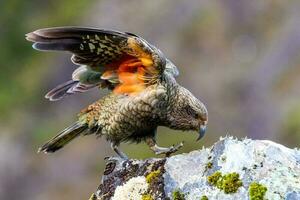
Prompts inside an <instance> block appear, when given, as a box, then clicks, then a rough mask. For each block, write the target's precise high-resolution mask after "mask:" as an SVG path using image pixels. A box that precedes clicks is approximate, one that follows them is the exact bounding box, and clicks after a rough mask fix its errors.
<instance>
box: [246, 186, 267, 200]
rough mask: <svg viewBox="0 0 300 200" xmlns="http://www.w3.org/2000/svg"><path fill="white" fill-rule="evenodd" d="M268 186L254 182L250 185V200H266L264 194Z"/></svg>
mask: <svg viewBox="0 0 300 200" xmlns="http://www.w3.org/2000/svg"><path fill="white" fill-rule="evenodd" d="M267 190H268V189H267V187H265V186H263V185H262V184H259V183H256V182H253V183H251V184H250V186H249V198H250V200H264V199H265V198H264V196H265V194H266V192H267Z"/></svg>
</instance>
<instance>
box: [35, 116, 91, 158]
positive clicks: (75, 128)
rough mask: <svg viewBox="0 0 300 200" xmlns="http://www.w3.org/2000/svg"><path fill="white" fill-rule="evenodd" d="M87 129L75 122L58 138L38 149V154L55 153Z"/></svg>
mask: <svg viewBox="0 0 300 200" xmlns="http://www.w3.org/2000/svg"><path fill="white" fill-rule="evenodd" d="M86 128H87V126H86V125H84V124H81V123H80V122H75V123H74V124H72V125H71V126H69V127H68V128H66V129H64V130H63V131H62V132H60V133H59V134H58V135H57V136H55V137H54V138H52V139H51V140H49V141H48V142H47V143H45V144H44V145H43V146H42V147H40V148H39V149H38V152H44V153H53V152H55V151H57V150H59V149H61V148H62V147H64V146H65V145H66V144H67V143H69V142H70V141H71V140H73V139H74V138H76V137H77V136H79V135H80V133H82V132H83V131H85V130H86Z"/></svg>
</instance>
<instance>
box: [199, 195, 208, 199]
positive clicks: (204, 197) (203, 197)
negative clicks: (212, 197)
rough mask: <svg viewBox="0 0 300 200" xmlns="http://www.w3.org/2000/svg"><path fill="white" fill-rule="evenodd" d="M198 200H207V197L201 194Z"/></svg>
mask: <svg viewBox="0 0 300 200" xmlns="http://www.w3.org/2000/svg"><path fill="white" fill-rule="evenodd" d="M200 200H208V197H207V196H205V195H203V196H202V197H201V199H200Z"/></svg>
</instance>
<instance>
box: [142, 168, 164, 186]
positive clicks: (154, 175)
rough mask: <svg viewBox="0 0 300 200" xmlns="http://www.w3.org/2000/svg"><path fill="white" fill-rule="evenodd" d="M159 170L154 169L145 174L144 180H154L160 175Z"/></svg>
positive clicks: (150, 181) (148, 181)
mask: <svg viewBox="0 0 300 200" xmlns="http://www.w3.org/2000/svg"><path fill="white" fill-rule="evenodd" d="M160 173H161V171H160V170H155V171H153V172H150V173H149V174H148V175H147V176H146V181H147V183H149V184H150V183H152V182H153V181H154V180H156V179H157V178H158V177H159V175H160Z"/></svg>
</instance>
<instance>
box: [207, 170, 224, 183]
mask: <svg viewBox="0 0 300 200" xmlns="http://www.w3.org/2000/svg"><path fill="white" fill-rule="evenodd" d="M221 178H222V174H221V172H215V173H213V174H212V175H210V176H208V177H207V181H208V183H209V184H210V185H214V186H217V183H218V181H219V180H220V179H221Z"/></svg>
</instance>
